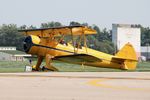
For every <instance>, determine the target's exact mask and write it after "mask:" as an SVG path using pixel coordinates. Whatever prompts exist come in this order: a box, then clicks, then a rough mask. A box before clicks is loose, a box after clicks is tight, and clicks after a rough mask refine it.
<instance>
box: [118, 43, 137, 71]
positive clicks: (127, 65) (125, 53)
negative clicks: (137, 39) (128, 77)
mask: <svg viewBox="0 0 150 100" xmlns="http://www.w3.org/2000/svg"><path fill="white" fill-rule="evenodd" d="M115 56H116V57H117V58H118V59H119V58H120V59H124V61H123V62H122V63H123V64H124V67H123V69H128V70H134V69H136V65H137V56H136V52H135V50H134V48H133V46H132V45H131V44H130V43H127V44H126V45H125V46H124V47H123V48H122V49H121V50H120V51H119V52H118V53H117V54H116V55H115Z"/></svg>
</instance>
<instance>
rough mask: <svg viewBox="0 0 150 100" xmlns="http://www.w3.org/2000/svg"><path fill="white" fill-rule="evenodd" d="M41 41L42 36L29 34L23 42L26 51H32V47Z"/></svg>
mask: <svg viewBox="0 0 150 100" xmlns="http://www.w3.org/2000/svg"><path fill="white" fill-rule="evenodd" d="M39 43H40V38H39V37H38V36H34V35H30V36H27V37H26V38H25V40H24V42H23V48H24V51H25V52H26V53H28V52H29V51H31V48H32V47H33V46H35V45H38V44H39Z"/></svg>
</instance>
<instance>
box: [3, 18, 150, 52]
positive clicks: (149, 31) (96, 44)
mask: <svg viewBox="0 0 150 100" xmlns="http://www.w3.org/2000/svg"><path fill="white" fill-rule="evenodd" d="M69 25H70V26H74V25H85V26H88V27H91V28H93V29H95V30H96V31H97V34H95V35H88V36H87V45H88V47H90V48H93V49H96V50H99V51H102V52H105V53H109V54H113V53H114V51H115V47H114V44H113V43H112V30H108V29H106V28H104V29H100V28H99V27H98V26H97V25H92V26H89V25H88V23H78V22H74V21H72V22H70V24H69ZM59 26H64V25H63V24H61V23H60V22H53V21H52V22H48V23H42V24H41V25H40V28H49V27H59ZM138 26H139V27H140V28H141V45H142V46H147V45H149V44H150V28H149V27H143V26H141V25H138ZM36 28H37V27H36V26H33V25H31V26H29V27H27V26H26V25H22V26H20V27H17V25H16V24H8V25H6V24H3V25H1V26H0V46H16V47H17V49H18V50H23V41H24V38H25V37H24V36H23V35H22V34H21V33H19V32H18V30H22V29H36Z"/></svg>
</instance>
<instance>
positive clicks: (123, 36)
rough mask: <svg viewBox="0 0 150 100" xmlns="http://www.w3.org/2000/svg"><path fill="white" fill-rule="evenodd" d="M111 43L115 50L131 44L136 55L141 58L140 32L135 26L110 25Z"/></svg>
mask: <svg viewBox="0 0 150 100" xmlns="http://www.w3.org/2000/svg"><path fill="white" fill-rule="evenodd" d="M112 42H113V43H114V45H115V46H116V48H117V50H120V49H121V48H122V47H123V46H124V45H125V44H126V43H128V42H129V43H131V44H132V45H133V47H134V49H135V51H136V53H137V57H140V56H141V53H140V52H141V48H140V47H141V30H140V28H139V27H138V26H137V25H130V24H113V25H112Z"/></svg>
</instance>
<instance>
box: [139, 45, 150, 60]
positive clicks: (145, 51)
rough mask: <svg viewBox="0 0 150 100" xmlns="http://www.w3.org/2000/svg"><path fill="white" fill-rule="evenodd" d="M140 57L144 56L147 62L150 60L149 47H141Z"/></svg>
mask: <svg viewBox="0 0 150 100" xmlns="http://www.w3.org/2000/svg"><path fill="white" fill-rule="evenodd" d="M141 56H144V57H146V59H147V60H150V46H142V47H141Z"/></svg>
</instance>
